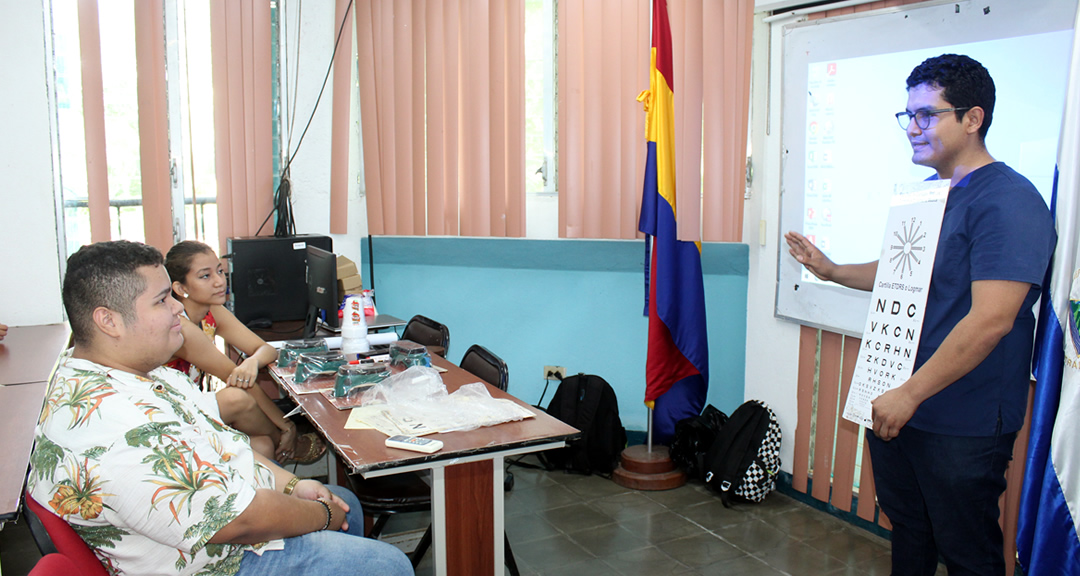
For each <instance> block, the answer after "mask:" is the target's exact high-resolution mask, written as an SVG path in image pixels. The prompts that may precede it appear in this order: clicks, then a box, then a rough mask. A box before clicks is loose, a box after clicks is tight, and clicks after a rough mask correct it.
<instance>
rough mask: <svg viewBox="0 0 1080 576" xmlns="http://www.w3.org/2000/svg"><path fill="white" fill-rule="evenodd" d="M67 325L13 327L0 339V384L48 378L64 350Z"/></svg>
mask: <svg viewBox="0 0 1080 576" xmlns="http://www.w3.org/2000/svg"><path fill="white" fill-rule="evenodd" d="M69 334H70V331H69V330H68V326H67V324H45V325H42V326H15V327H12V328H10V329H9V330H8V334H7V337H6V338H4V339H3V340H0V384H2V385H5V386H6V385H9V384H26V383H27V382H43V381H45V380H48V379H49V375H50V374H52V369H53V366H55V365H56V358H57V357H58V356H59V355H60V352H62V351H63V350H64V349H65V348H67V342H68V335H69Z"/></svg>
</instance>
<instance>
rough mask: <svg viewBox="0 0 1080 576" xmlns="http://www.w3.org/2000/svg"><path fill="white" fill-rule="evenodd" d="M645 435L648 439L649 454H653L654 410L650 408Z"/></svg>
mask: <svg viewBox="0 0 1080 576" xmlns="http://www.w3.org/2000/svg"><path fill="white" fill-rule="evenodd" d="M645 435H646V437H647V438H648V444H649V452H652V408H649V419H648V420H647V421H646V422H645Z"/></svg>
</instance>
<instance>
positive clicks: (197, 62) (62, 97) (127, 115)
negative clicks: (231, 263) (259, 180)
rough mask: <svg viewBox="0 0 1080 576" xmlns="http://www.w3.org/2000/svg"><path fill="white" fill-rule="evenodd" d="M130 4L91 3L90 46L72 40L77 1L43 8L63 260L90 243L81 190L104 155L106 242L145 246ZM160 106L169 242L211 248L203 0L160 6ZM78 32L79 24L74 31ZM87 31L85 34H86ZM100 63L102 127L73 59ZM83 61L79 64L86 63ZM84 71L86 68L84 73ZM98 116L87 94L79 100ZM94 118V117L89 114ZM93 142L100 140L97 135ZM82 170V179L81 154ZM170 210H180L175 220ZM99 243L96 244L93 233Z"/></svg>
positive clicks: (213, 220) (55, 0)
mask: <svg viewBox="0 0 1080 576" xmlns="http://www.w3.org/2000/svg"><path fill="white" fill-rule="evenodd" d="M135 6H136V4H135V0H127V1H123V0H108V1H101V2H98V3H97V10H98V13H97V19H98V23H97V26H98V41H97V46H95V47H93V48H91V47H90V45H91V44H93V43H94V40H93V38H92V35H87V38H85V39H83V38H82V37H81V33H80V19H79V2H78V0H51V3H50V5H49V8H50V17H51V23H52V33H53V47H54V51H53V62H52V64H53V67H52V68H53V69H52V72H53V74H52V78H51V80H52V89H53V90H55V94H56V119H55V124H54V125H55V130H56V136H57V137H56V142H57V149H56V150H55V151H54V153H55V154H56V156H57V160H56V165H57V166H58V167H59V171H60V176H59V182H60V189H61V195H62V198H61V200H62V203H63V217H64V231H65V233H64V236H65V244H66V246H65V248H66V250H67V254H71V253H72V252H74V251H75V250H77V249H78V248H79V247H80V246H82V245H84V244H88V243H90V242H91V225H90V208H89V205H90V199H89V190H90V188H91V186H90V182H91V180H93V179H95V178H100V177H101V174H100V173H99V172H96V170H98V164H95V162H96V161H97V160H98V158H100V157H101V156H100V154H101V153H102V152H104V160H105V165H106V168H105V173H104V175H105V177H106V178H107V181H108V202H109V205H108V224H109V234H108V236H109V238H111V239H127V240H136V241H145V239H146V234H145V230H144V214H143V194H142V193H143V190H142V186H143V179H142V174H141V152H140V135H139V103H138V81H139V78H138V74H137V72H136V37H135V31H136V28H135V26H136V17H135ZM164 9H165V10H164V11H165V22H163V23H162V25H163V26H164V27H165V35H166V39H167V42H166V44H167V46H166V61H167V66H166V67H167V70H168V84H167V86H168V87H167V92H168V94H167V98H168V101H169V155H170V159H171V173H172V184H173V187H172V192H173V194H175V195H176V198H174V199H173V205H174V210H173V212H174V214H175V217H174V219H173V222H174V230H173V234H174V236H175V235H176V234H177V233H179V232H180V231H181V230H183V231H184V234H183V236H184V237H186V238H192V239H199V240H202V241H204V242H207V243H209V244H210V245H212V246H213V245H216V244H217V210H216V196H217V195H216V179H215V173H214V135H213V100H212V98H213V90H212V87H211V74H212V67H211V64H210V25H209V22H210V3H209V0H202V1H190V2H176V1H175V0H166V2H165V5H164ZM84 25H85V24H84ZM91 28H92V27H91ZM84 48H85V49H88V50H90V49H95V50H98V51H99V54H100V65H101V78H100V81H101V94H100V98H101V100H100V106H101V109H103V110H104V114H103V118H93V117H91V118H89V120H90V125H91V126H95V125H97V126H100V121H101V120H103V128H104V130H103V131H102V130H101V128H100V127H99V128H91V129H90V133H88V132H87V129H86V125H87V124H86V121H87V119H88V118H87V114H86V111H85V110H84V102H86V101H87V100H85V99H84V93H83V92H84V91H83V87H84V81H86V82H89V83H90V84H93V83H94V82H95V79H94V78H85V79H84V78H83V75H82V72H83V65H84V64H83V54H82V50H83V49H84ZM93 60H94V59H93V58H90V59H88V61H89V62H91V63H92V62H93ZM90 66H91V68H93V64H90ZM87 96H88V97H89V101H90V102H91V108H92V109H94V110H97V109H99V108H98V107H97V106H98V104H97V103H96V102H95V101H96V99H97V95H96V94H87ZM90 114H91V115H92V116H97V115H98V114H97V113H96V112H90ZM102 132H103V134H102ZM88 152H90V153H91V156H92V159H91V164H90V165H91V170H90V171H89V172H88V168H87V166H88V162H87V153H88ZM180 206H183V207H184V209H183V210H182V211H181V210H180ZM99 236H103V234H100V233H99Z"/></svg>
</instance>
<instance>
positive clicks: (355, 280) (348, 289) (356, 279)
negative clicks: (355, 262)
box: [337, 274, 364, 298]
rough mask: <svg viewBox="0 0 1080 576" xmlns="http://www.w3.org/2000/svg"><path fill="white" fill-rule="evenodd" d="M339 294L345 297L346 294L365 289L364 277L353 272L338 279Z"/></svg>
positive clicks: (356, 292) (357, 292)
mask: <svg viewBox="0 0 1080 576" xmlns="http://www.w3.org/2000/svg"><path fill="white" fill-rule="evenodd" d="M337 284H338V296H340V297H342V298H344V297H345V295H346V294H359V293H360V291H361V290H363V289H364V279H363V278H361V277H360V275H359V274H353V275H352V276H347V277H345V278H339V279H338V282H337Z"/></svg>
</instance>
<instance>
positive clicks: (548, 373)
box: [544, 366, 566, 380]
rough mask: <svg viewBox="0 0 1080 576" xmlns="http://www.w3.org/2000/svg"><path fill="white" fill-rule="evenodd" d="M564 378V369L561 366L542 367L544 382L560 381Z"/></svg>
mask: <svg viewBox="0 0 1080 576" xmlns="http://www.w3.org/2000/svg"><path fill="white" fill-rule="evenodd" d="M563 378H566V368H563V367H562V366H544V380H562V379H563Z"/></svg>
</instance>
